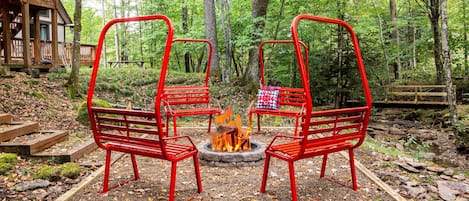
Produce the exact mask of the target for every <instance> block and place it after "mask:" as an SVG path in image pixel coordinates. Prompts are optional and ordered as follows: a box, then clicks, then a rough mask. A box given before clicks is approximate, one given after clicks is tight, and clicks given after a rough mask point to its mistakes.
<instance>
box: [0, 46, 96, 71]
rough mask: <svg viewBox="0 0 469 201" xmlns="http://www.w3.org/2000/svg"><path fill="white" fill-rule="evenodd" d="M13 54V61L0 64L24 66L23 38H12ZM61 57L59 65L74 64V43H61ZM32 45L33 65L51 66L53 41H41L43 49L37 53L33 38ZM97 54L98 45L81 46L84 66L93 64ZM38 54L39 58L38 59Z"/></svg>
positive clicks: (13, 66) (40, 66) (11, 66)
mask: <svg viewBox="0 0 469 201" xmlns="http://www.w3.org/2000/svg"><path fill="white" fill-rule="evenodd" d="M11 46H12V50H13V51H12V55H11V62H10V63H9V64H4V63H1V64H0V65H4V66H9V67H10V68H23V65H24V59H23V41H22V40H12V44H11ZM58 46H59V47H58V48H59V51H58V52H59V59H58V61H57V65H58V66H68V65H71V64H72V44H71V43H59V45H58ZM30 47H31V50H32V54H31V55H32V57H31V62H32V67H33V68H40V69H48V68H51V67H52V65H51V64H50V63H51V61H52V43H51V42H50V41H41V46H40V48H41V51H40V55H38V54H39V53H36V52H35V51H34V50H35V49H36V48H35V45H34V42H33V40H31V41H30ZM95 54H96V45H88V44H82V45H81V46H80V64H81V65H82V66H90V67H91V66H93V63H94V60H95ZM36 56H38V59H36ZM0 59H1V60H2V61H3V60H4V55H3V51H2V54H1V56H0Z"/></svg>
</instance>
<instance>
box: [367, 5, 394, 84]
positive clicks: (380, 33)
mask: <svg viewBox="0 0 469 201" xmlns="http://www.w3.org/2000/svg"><path fill="white" fill-rule="evenodd" d="M371 3H372V4H373V8H374V10H375V11H376V10H377V9H376V3H375V1H374V0H371ZM376 15H377V16H378V26H379V42H380V43H381V48H382V49H383V55H384V65H385V66H386V73H387V79H386V84H390V83H391V80H390V71H389V63H388V52H387V51H386V45H385V44H384V36H383V21H382V19H381V15H380V14H379V12H378V11H376Z"/></svg>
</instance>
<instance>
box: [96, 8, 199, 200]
mask: <svg viewBox="0 0 469 201" xmlns="http://www.w3.org/2000/svg"><path fill="white" fill-rule="evenodd" d="M149 20H162V21H164V22H165V23H166V26H167V28H168V30H167V39H166V46H165V49H164V56H163V61H162V67H161V72H160V79H159V81H158V88H157V92H156V97H155V108H154V111H142V110H131V109H112V108H101V107H96V106H94V105H93V104H92V100H93V95H94V89H95V83H96V77H97V75H98V69H99V62H100V57H101V51H102V48H103V42H104V39H105V36H106V32H107V31H108V30H109V28H110V27H111V26H112V25H114V24H117V23H123V22H131V21H149ZM173 34H174V28H173V25H172V23H171V21H170V19H169V18H167V17H166V16H164V15H150V16H139V17H131V18H119V19H113V20H111V21H110V22H109V23H107V24H106V25H105V26H104V28H103V30H102V32H101V35H100V37H99V41H98V47H97V51H96V60H95V62H94V68H93V72H92V75H91V80H90V85H89V90H88V99H87V101H88V103H87V106H88V113H89V117H90V123H91V128H92V130H93V135H94V139H95V142H96V144H98V146H99V147H100V148H102V149H104V150H106V163H105V171H104V181H103V190H102V191H101V193H106V192H107V191H109V190H110V189H113V188H116V187H118V186H121V185H123V184H125V183H128V182H130V181H132V180H137V179H139V178H140V176H139V173H138V168H137V161H136V159H135V155H141V156H147V157H152V158H158V159H162V160H167V161H170V162H171V176H170V177H171V180H170V190H169V200H171V201H172V200H174V193H175V185H176V167H177V163H178V162H179V161H181V160H184V159H186V158H189V157H192V158H193V160H194V169H195V176H196V180H197V192H199V193H200V192H201V191H202V182H201V179H200V171H199V161H198V157H197V153H198V150H197V147H196V146H195V145H194V143H193V142H192V140H191V139H190V137H188V136H178V137H167V133H166V132H165V130H164V126H163V123H162V122H163V120H162V115H161V112H160V111H161V110H160V107H161V97H162V94H163V88H164V83H165V77H166V76H165V75H166V71H167V67H168V60H169V55H170V51H171V42H172V39H173ZM178 139H179V140H178ZM112 151H117V152H123V153H128V154H130V156H131V160H132V166H133V172H134V178H133V179H130V180H128V181H125V182H123V183H121V184H117V185H115V186H112V187H109V186H108V183H109V169H110V166H111V164H110V159H111V152H112ZM155 171H158V170H155Z"/></svg>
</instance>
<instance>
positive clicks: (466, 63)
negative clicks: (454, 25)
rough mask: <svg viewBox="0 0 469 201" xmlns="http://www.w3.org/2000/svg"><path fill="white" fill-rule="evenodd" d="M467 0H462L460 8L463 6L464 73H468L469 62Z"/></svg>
mask: <svg viewBox="0 0 469 201" xmlns="http://www.w3.org/2000/svg"><path fill="white" fill-rule="evenodd" d="M466 1H467V0H462V8H463V19H464V22H463V23H464V42H463V44H464V47H463V48H464V75H466V76H467V75H469V62H468V55H469V47H468V46H467V43H468V41H467V21H466V18H467V8H466V6H467V2H466Z"/></svg>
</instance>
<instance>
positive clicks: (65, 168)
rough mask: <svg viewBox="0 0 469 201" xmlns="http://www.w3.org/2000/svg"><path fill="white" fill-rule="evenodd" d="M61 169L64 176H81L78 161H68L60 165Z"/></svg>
mask: <svg viewBox="0 0 469 201" xmlns="http://www.w3.org/2000/svg"><path fill="white" fill-rule="evenodd" d="M59 169H60V171H61V173H62V175H63V176H64V177H68V178H72V179H74V178H77V177H78V176H80V172H81V170H82V169H81V167H80V165H78V164H77V163H73V162H68V163H64V164H62V165H60V166H59Z"/></svg>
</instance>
